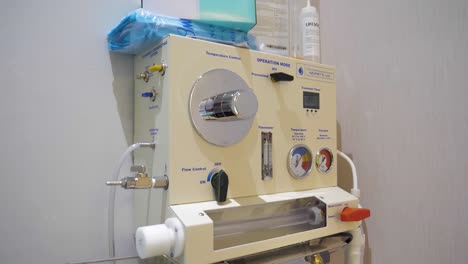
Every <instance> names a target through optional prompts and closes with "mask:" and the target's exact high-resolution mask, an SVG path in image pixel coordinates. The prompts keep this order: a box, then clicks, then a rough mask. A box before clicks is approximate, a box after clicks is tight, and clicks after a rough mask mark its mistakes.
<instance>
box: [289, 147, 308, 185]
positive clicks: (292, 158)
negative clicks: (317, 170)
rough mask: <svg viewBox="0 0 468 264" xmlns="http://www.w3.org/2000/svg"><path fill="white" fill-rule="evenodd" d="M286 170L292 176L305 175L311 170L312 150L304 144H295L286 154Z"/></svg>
mask: <svg viewBox="0 0 468 264" xmlns="http://www.w3.org/2000/svg"><path fill="white" fill-rule="evenodd" d="M288 170H289V173H291V175H292V176H293V177H294V178H297V179H302V178H305V177H307V176H308V175H309V174H310V171H311V170H312V152H310V150H309V148H308V147H307V146H305V145H295V146H294V147H293V148H292V149H291V151H290V152H289V156H288Z"/></svg>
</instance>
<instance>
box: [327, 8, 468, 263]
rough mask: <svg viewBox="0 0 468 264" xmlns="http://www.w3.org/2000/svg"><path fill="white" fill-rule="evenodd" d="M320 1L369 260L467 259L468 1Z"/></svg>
mask: <svg viewBox="0 0 468 264" xmlns="http://www.w3.org/2000/svg"><path fill="white" fill-rule="evenodd" d="M321 4H322V6H321V12H322V13H321V19H322V20H321V29H322V33H323V34H322V45H323V50H322V52H323V62H324V63H328V64H332V65H336V67H337V71H338V73H337V83H338V88H337V90H338V91H337V94H338V98H337V103H338V123H339V125H340V127H341V146H342V149H343V150H344V151H345V152H347V153H351V154H352V156H353V158H354V160H355V161H356V164H357V169H358V173H359V174H360V185H361V191H362V203H363V205H365V206H367V207H369V208H371V209H372V218H371V219H369V220H368V221H367V224H366V228H367V232H368V239H369V241H368V242H369V243H368V246H369V247H370V249H368V251H369V252H370V254H368V256H367V263H372V264H387V263H425V264H436V263H437V264H438V263H467V259H468V250H467V245H468V228H467V226H466V224H467V223H468V210H467V209H468V192H467V187H468V158H467V154H466V151H467V149H468V139H467V136H468V104H467V99H468V2H467V1H464V0H451V1H434V0H412V1H407V0H393V1H383V0H362V1H348V0H326V1H321ZM345 166H346V165H345V163H344V162H341V163H340V171H344V168H345Z"/></svg>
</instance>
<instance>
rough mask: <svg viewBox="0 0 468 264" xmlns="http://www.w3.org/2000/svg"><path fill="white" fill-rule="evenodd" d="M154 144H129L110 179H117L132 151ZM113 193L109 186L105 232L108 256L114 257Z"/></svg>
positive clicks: (153, 145)
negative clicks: (106, 230)
mask: <svg viewBox="0 0 468 264" xmlns="http://www.w3.org/2000/svg"><path fill="white" fill-rule="evenodd" d="M155 146H156V143H135V144H133V145H131V146H130V147H128V148H127V150H125V152H124V153H123V154H122V155H121V156H120V159H119V163H117V166H116V167H115V169H114V171H113V173H112V179H111V180H112V181H117V180H119V174H120V169H121V168H122V165H123V163H124V162H125V160H126V159H127V158H128V157H129V156H130V154H132V152H133V151H135V150H136V149H138V148H140V147H150V148H154V147H155ZM115 193H116V188H115V187H111V188H110V191H109V206H108V210H107V227H108V232H107V238H108V243H109V257H111V258H114V257H115V234H114V232H115V230H114V226H115V221H114V220H115V219H114V215H115V214H114V212H115Z"/></svg>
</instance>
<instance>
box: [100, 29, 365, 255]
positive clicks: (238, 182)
mask: <svg viewBox="0 0 468 264" xmlns="http://www.w3.org/2000/svg"><path fill="white" fill-rule="evenodd" d="M135 72H136V73H137V80H136V82H135V141H136V142H147V143H142V144H136V145H134V147H133V149H131V151H133V150H135V149H136V148H137V147H142V148H140V149H138V150H136V151H135V159H134V164H136V165H135V166H133V167H132V170H133V171H134V172H135V173H136V174H135V176H134V177H129V178H124V179H122V181H118V182H110V183H109V184H115V185H117V184H118V185H121V186H122V187H124V188H136V189H148V190H139V191H137V192H136V194H135V195H136V196H135V211H136V214H137V217H136V221H137V224H138V226H139V228H138V229H137V231H136V247H137V251H138V254H139V256H140V257H141V258H150V257H154V256H162V255H164V256H166V258H167V259H168V260H170V261H172V262H173V263H174V262H175V263H186V264H204V263H290V264H292V263H315V264H320V263H323V264H325V263H339V262H340V261H341V263H343V262H342V261H343V259H345V258H346V257H348V259H350V256H349V255H353V254H354V255H356V254H357V257H358V258H359V254H358V253H356V252H354V253H353V252H351V253H349V254H348V256H346V253H341V252H344V250H343V249H344V248H345V246H346V245H347V244H348V243H351V244H352V243H353V242H356V241H357V242H358V245H357V247H358V248H359V249H360V247H361V242H362V239H361V238H359V239H358V237H357V235H356V234H359V235H360V232H357V231H356V230H358V228H359V225H360V220H362V219H364V218H366V217H368V216H369V214H370V213H369V210H367V209H362V208H359V201H358V197H356V196H355V195H352V194H350V193H348V192H346V191H344V190H342V189H340V188H338V187H337V186H336V185H337V166H336V165H337V164H336V158H337V155H338V151H337V146H336V144H337V139H336V137H337V135H336V102H335V100H336V89H335V88H336V87H335V70H334V68H333V67H330V66H325V65H321V64H313V63H309V62H306V61H302V60H295V59H292V58H285V57H280V56H275V55H269V54H265V53H261V52H256V51H251V50H248V49H243V48H236V47H233V46H227V45H222V44H216V43H210V42H206V41H202V40H194V39H189V38H184V37H178V36H172V35H171V36H168V37H167V38H165V39H163V40H162V41H161V42H160V43H158V44H157V45H155V46H154V47H153V48H151V49H149V50H147V51H145V52H143V53H141V54H139V55H138V56H136V59H135ZM351 258H352V256H351ZM349 263H358V262H351V261H349Z"/></svg>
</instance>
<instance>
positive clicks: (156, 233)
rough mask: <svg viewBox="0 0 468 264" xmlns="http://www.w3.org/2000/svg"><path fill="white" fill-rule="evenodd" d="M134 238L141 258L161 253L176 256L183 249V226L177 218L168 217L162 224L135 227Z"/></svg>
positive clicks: (160, 254) (180, 253)
mask: <svg viewBox="0 0 468 264" xmlns="http://www.w3.org/2000/svg"><path fill="white" fill-rule="evenodd" d="M135 239H136V249H137V252H138V256H139V257H140V258H141V259H146V258H151V257H156V256H162V255H167V256H170V257H172V258H176V257H179V256H180V255H182V252H183V250H184V241H185V235H184V226H183V225H182V223H181V222H180V220H179V219H177V218H168V219H167V220H166V222H165V223H164V224H160V225H152V226H142V227H139V228H137V230H136V235H135Z"/></svg>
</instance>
